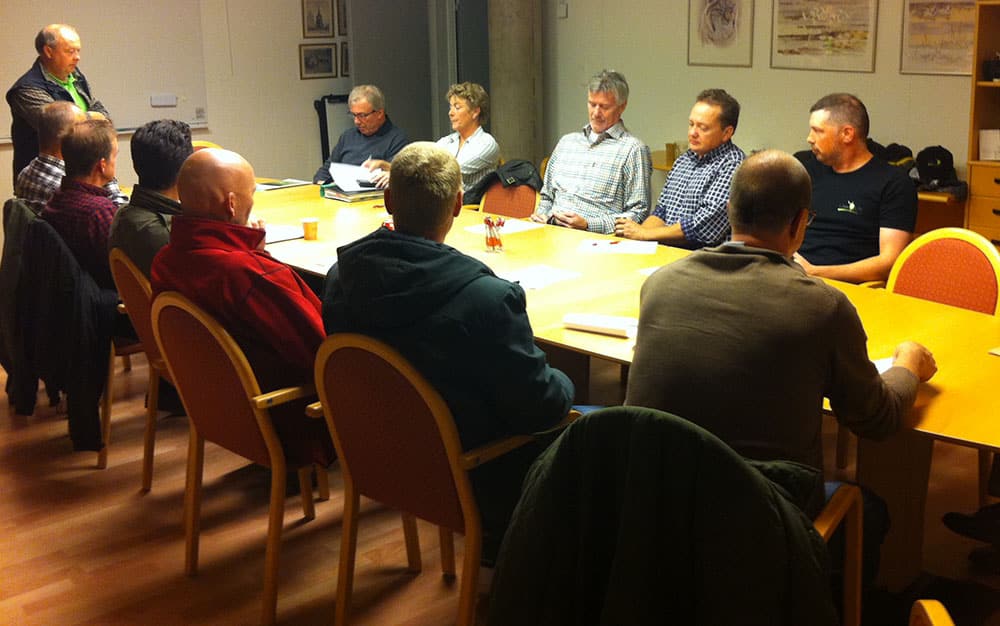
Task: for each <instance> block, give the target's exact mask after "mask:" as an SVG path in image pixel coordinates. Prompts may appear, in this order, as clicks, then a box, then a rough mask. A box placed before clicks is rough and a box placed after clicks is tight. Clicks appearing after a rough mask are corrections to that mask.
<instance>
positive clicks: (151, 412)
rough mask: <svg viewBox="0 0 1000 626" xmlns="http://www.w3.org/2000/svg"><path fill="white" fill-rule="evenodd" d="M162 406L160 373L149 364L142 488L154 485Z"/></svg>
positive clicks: (146, 489)
mask: <svg viewBox="0 0 1000 626" xmlns="http://www.w3.org/2000/svg"><path fill="white" fill-rule="evenodd" d="M159 406H160V375H159V373H157V371H156V368H154V367H153V366H152V365H150V366H149V397H148V398H146V434H145V435H144V437H143V442H142V490H143V492H146V491H149V490H150V489H152V487H153V448H154V447H155V445H156V412H157V410H158V409H159Z"/></svg>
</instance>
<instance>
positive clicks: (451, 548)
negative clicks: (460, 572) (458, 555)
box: [438, 526, 455, 578]
mask: <svg viewBox="0 0 1000 626" xmlns="http://www.w3.org/2000/svg"><path fill="white" fill-rule="evenodd" d="M438 536H439V537H440V541H441V573H442V574H444V575H445V576H447V577H449V578H454V577H455V535H454V534H452V532H451V529H449V528H445V527H444V526H438Z"/></svg>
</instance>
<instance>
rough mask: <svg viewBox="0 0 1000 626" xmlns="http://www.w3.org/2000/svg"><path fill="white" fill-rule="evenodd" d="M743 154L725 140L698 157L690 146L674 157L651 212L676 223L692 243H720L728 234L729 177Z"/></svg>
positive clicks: (701, 244) (702, 244) (671, 222)
mask: <svg viewBox="0 0 1000 626" xmlns="http://www.w3.org/2000/svg"><path fill="white" fill-rule="evenodd" d="M745 156H746V155H745V154H744V153H743V151H742V150H740V149H739V148H738V147H736V145H735V144H734V143H733V142H731V141H727V142H726V143H724V144H722V145H721V146H719V147H717V148H715V149H714V150H712V151H711V152H709V153H708V154H706V155H705V156H703V157H701V158H700V159H699V158H698V155H697V154H695V153H694V152H693V151H691V150H688V151H687V152H685V153H684V154H682V155H681V156H679V157H677V160H676V161H675V162H674V167H673V169H671V170H670V175H669V176H667V182H666V184H664V185H663V191H662V192H661V193H660V199H659V200H657V202H656V208H655V209H653V215H655V216H656V217H658V218H660V219H661V220H663V221H664V223H666V224H667V225H670V224H680V226H681V230H683V231H684V237H685V238H686V239H687V240H688V241H689V242H690V243H691V245H692V246H693V247H699V248H700V247H702V246H714V245H717V244H720V243H722V242H723V241H725V240H726V238H727V237H728V236H729V217H728V216H727V215H726V203H727V202H728V201H729V181H731V180H732V178H733V173H734V172H736V168H737V167H739V165H740V163H742V162H743V159H744V157H745Z"/></svg>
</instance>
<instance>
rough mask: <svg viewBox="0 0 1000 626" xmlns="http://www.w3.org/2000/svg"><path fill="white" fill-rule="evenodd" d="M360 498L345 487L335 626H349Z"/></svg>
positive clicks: (352, 489) (350, 487) (351, 488)
mask: <svg viewBox="0 0 1000 626" xmlns="http://www.w3.org/2000/svg"><path fill="white" fill-rule="evenodd" d="M359 500H360V497H359V496H358V494H357V493H356V492H355V491H354V488H353V487H352V486H351V485H350V484H349V483H347V484H345V485H344V521H343V525H342V526H341V536H340V571H339V573H338V575H337V609H336V612H335V613H334V618H333V623H334V626H347V615H348V612H349V611H350V609H351V591H352V589H353V587H354V557H355V556H356V553H357V548H358V505H359V504H360V503H359Z"/></svg>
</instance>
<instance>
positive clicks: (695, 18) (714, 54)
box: [687, 0, 754, 67]
mask: <svg viewBox="0 0 1000 626" xmlns="http://www.w3.org/2000/svg"><path fill="white" fill-rule="evenodd" d="M753 4H754V3H753V0H688V59H687V60H688V65H725V66H730V67H750V66H751V65H752V64H753Z"/></svg>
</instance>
